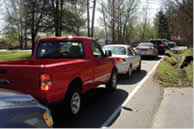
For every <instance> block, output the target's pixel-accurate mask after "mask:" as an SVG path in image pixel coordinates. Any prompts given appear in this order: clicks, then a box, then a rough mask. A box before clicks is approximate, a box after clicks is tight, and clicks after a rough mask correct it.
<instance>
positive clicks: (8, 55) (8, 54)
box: [0, 51, 31, 62]
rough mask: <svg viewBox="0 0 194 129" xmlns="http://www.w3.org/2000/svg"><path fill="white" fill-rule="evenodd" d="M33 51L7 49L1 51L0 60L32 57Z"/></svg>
mask: <svg viewBox="0 0 194 129" xmlns="http://www.w3.org/2000/svg"><path fill="white" fill-rule="evenodd" d="M30 58H31V52H18V51H5V52H0V62H3V61H13V60H22V59H30Z"/></svg>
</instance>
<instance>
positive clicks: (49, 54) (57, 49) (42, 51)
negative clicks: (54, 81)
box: [36, 41, 85, 59]
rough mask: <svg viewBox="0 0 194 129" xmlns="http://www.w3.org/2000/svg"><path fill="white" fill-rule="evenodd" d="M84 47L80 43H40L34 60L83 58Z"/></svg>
mask: <svg viewBox="0 0 194 129" xmlns="http://www.w3.org/2000/svg"><path fill="white" fill-rule="evenodd" d="M84 56H85V54H84V47H83V43H82V42H81V41H47V42H40V44H39V47H38V51H37V54H36V58H38V59H57V58H59V59H63V58H76V59H77V58H83V57H84Z"/></svg>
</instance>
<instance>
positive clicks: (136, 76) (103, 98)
mask: <svg viewBox="0 0 194 129" xmlns="http://www.w3.org/2000/svg"><path fill="white" fill-rule="evenodd" d="M160 60H161V57H159V58H158V59H156V60H153V59H151V58H147V59H143V61H142V70H141V71H139V72H134V73H133V75H132V77H131V78H127V77H126V76H123V75H121V76H119V82H118V89H117V90H116V91H115V92H109V91H107V90H106V89H105V88H104V86H103V85H102V86H100V87H99V88H96V89H94V90H92V91H90V92H88V93H87V94H86V95H84V105H83V108H82V112H81V114H80V115H79V116H78V117H77V118H76V119H69V118H68V117H67V116H66V115H65V114H63V113H62V112H61V110H60V107H55V108H54V109H51V110H52V116H53V119H54V123H55V125H54V127H59V128H102V127H111V128H114V127H118V128H125V127H126V128H131V127H151V124H152V116H153V112H154V110H155V109H156V108H157V107H158V105H159V104H158V105H157V103H159V102H160V88H159V87H158V86H155V83H153V80H152V76H153V75H149V73H150V71H152V69H153V67H154V66H155V65H156V64H157V63H159V61H160ZM147 75H149V76H150V77H149V78H148V79H144V78H145V77H146V76H147ZM150 79H151V81H150ZM143 80H144V81H145V83H144V85H143V86H142V87H143V88H142V87H141V88H140V90H139V91H137V93H136V94H137V95H140V97H137V98H138V100H136V96H133V97H132V98H131V99H132V100H130V101H129V102H128V101H127V102H126V100H127V99H128V97H129V96H130V95H131V94H132V92H133V90H134V89H135V88H137V86H138V85H139V84H140V83H141V82H142V81H143ZM146 85H147V86H148V88H147V87H145V86H146ZM143 89H144V90H145V91H144V90H143ZM150 89H151V90H150ZM158 92H159V93H158ZM145 96H147V97H145ZM153 96H157V97H153ZM148 101H149V103H148ZM124 102H125V103H126V104H125V107H121V105H122V104H123V103H124ZM150 105H152V107H151V108H150ZM156 105H157V106H156ZM142 106H143V107H142ZM119 107H121V109H120V108H119ZM116 110H119V112H118V113H116V116H113V114H115V111H116ZM141 111H142V112H144V116H143V117H142V112H141ZM147 112H149V113H147ZM110 118H112V119H110ZM141 118H142V119H141ZM145 119H146V121H145ZM142 120H144V122H143V124H139V123H142Z"/></svg>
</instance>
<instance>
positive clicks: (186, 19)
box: [165, 0, 193, 47]
mask: <svg viewBox="0 0 194 129" xmlns="http://www.w3.org/2000/svg"><path fill="white" fill-rule="evenodd" d="M166 5H167V6H166V7H167V8H166V13H165V15H166V16H167V18H168V22H169V30H170V33H171V36H172V35H176V36H177V37H181V38H182V39H183V40H185V41H186V45H187V46H188V47H192V45H193V0H182V1H179V0H174V1H168V2H167V3H166Z"/></svg>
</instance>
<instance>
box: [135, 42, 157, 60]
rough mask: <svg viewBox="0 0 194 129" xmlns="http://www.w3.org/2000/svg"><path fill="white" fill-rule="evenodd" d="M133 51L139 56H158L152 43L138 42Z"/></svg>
mask: <svg viewBox="0 0 194 129" xmlns="http://www.w3.org/2000/svg"><path fill="white" fill-rule="evenodd" d="M135 51H136V53H137V54H139V55H141V56H152V57H154V58H157V57H158V49H157V48H156V47H155V46H154V44H153V43H149V42H147V43H140V44H139V45H138V46H137V47H136V49H135Z"/></svg>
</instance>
